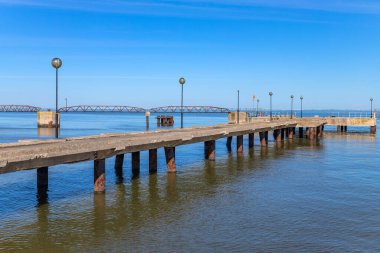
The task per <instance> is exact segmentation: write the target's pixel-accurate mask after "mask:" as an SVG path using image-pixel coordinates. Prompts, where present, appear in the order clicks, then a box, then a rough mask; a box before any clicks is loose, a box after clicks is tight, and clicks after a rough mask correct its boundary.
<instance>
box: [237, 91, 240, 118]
mask: <svg viewBox="0 0 380 253" xmlns="http://www.w3.org/2000/svg"><path fill="white" fill-rule="evenodd" d="M237 96H238V97H237V99H238V101H237V102H238V106H237V123H238V124H239V123H240V90H238V91H237Z"/></svg>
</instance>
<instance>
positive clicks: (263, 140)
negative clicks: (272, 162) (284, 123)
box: [259, 132, 268, 147]
mask: <svg viewBox="0 0 380 253" xmlns="http://www.w3.org/2000/svg"><path fill="white" fill-rule="evenodd" d="M267 133H268V132H260V133H259V137H260V144H261V147H266V146H267V145H268V139H267Z"/></svg>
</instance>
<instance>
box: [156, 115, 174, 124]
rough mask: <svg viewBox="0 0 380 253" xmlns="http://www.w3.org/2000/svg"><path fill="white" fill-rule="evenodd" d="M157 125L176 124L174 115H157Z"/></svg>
mask: <svg viewBox="0 0 380 253" xmlns="http://www.w3.org/2000/svg"><path fill="white" fill-rule="evenodd" d="M156 119H157V126H172V125H174V117H173V116H167V115H160V116H157V118H156Z"/></svg>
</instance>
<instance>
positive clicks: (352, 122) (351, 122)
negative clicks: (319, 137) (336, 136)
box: [324, 115, 376, 126]
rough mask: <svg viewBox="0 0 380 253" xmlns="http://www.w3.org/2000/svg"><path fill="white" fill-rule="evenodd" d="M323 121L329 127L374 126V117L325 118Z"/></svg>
mask: <svg viewBox="0 0 380 253" xmlns="http://www.w3.org/2000/svg"><path fill="white" fill-rule="evenodd" d="M324 119H326V121H327V125H331V126H376V115H375V116H374V117H373V118H344V117H327V118H324Z"/></svg>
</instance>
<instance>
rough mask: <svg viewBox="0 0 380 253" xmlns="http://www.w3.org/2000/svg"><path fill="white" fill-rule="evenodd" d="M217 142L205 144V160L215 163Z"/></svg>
mask: <svg viewBox="0 0 380 253" xmlns="http://www.w3.org/2000/svg"><path fill="white" fill-rule="evenodd" d="M215 157H216V155H215V141H206V142H205V159H207V160H210V161H215Z"/></svg>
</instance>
